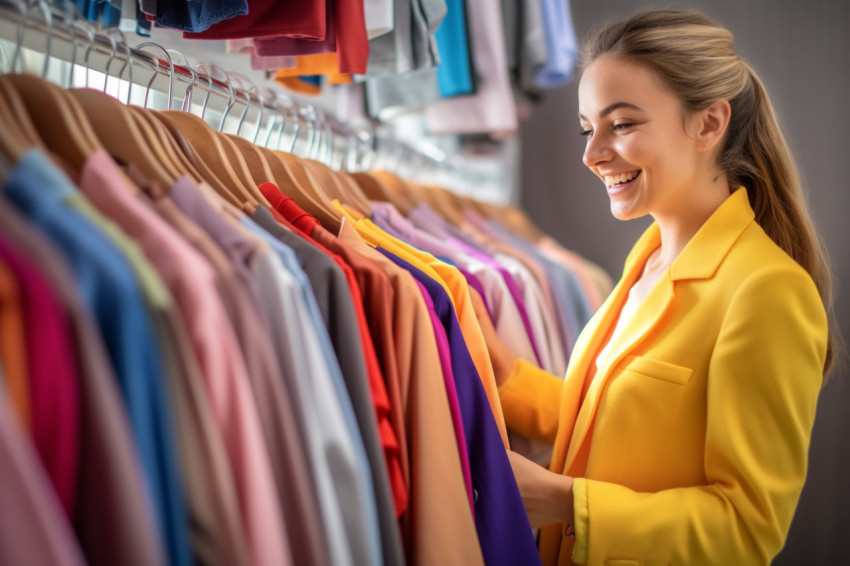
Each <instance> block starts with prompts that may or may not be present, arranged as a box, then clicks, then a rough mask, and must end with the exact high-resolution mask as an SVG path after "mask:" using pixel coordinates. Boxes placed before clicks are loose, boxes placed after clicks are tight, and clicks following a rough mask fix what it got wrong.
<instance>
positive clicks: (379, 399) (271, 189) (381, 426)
mask: <svg viewBox="0 0 850 566" xmlns="http://www.w3.org/2000/svg"><path fill="white" fill-rule="evenodd" d="M259 188H260V191H261V192H262V193H263V196H265V197H266V199H268V201H269V203H271V205H272V206H273V207H274V209H273V210H272V212H273V213H274V214H275V217H276V218H283V219H284V224H285V225H287V226H292V227H293V229H294V230H295V231H296V232H298V233H299V234H301V235H302V236H304V237H305V238H306V239H307V240H309V241H310V242H312V243H313V244H315V245H316V246H317V247H318V248H319V249H321V250H322V251H324V252H325V253H327V254H328V255H329V256H331V258H333V259H334V261H335V262H336V263H337V265H339V266H340V268H341V269H342V271H343V273H345V278H346V280H347V281H348V287H349V289H351V295H352V303H353V304H354V312H355V315H356V316H357V325H358V327H359V329H360V337H361V345H362V349H363V354H364V359H365V360H366V369H367V372H368V375H369V389H370V391H371V394H372V403H373V405H374V407H375V416H376V417H377V421H378V434H379V436H380V438H381V446H382V448H383V451H384V462H385V464H386V468H387V474H388V476H389V480H390V487H391V489H392V492H393V502H394V504H395V510H396V516H398V515H401V513H403V512H404V511H405V509H407V506H408V503H409V496H408V489H407V486H406V484H405V481H404V474H403V472H402V467H401V455H400V447H399V436H398V435H397V433H396V427H394V426H393V422H392V420H391V418H390V401H389V396H388V395H387V387H386V383H385V381H384V376H383V374H382V372H381V366H380V364H379V363H378V356H377V354H376V353H375V345H374V343H373V341H372V335H371V333H370V331H369V326H368V324H367V323H366V313H365V311H364V309H363V297H362V295H361V293H360V284H359V283H358V280H357V278H356V277H355V270H354V269H353V267H352V266H350V265H349V263H348V259H349V258H350V257H351V256H353V255H354V253H356V252H354V251H353V250H349V249H347V246H345V245H344V244H343V243H342V242H339V240H338V239H337V238H336V237H334V236H333V235H332V234H330V232H327V230H325V229H324V228H323V227H322V226H321V224H319V222H318V221H317V220H316V219H315V218H313V217H312V216H310V215H309V214H308V213H306V212H305V211H304V210H302V209H301V208H300V207H299V206H298V205H297V204H295V201H293V200H292V198H290V197H288V196H286V195H284V194H283V193H282V192H281V191H280V189H278V188H277V186H275V185H273V184H271V183H264V184H263V185H260V187H259ZM322 231H324V232H325V233H326V235H323V234H322ZM317 234H318V235H319V239H321V242H320V241H317V239H316V238H314V235H317ZM327 236H330V238H328V237H327ZM326 244H330V245H329V246H327V245H326ZM329 248H330V249H329ZM344 258H345V259H344ZM355 261H356V260H355ZM363 261H368V260H366V259H365V258H364V259H363Z"/></svg>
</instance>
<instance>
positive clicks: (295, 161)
mask: <svg viewBox="0 0 850 566" xmlns="http://www.w3.org/2000/svg"><path fill="white" fill-rule="evenodd" d="M289 110H290V108H289V107H287V108H285V109H284V111H283V114H282V115H283V116H284V117H285V116H286V115H287V114H288V113H289ZM292 117H293V118H294V121H295V131H294V133H293V135H292V141H291V142H290V145H289V148H288V151H281V150H280V149H275V150H271V149H266V148H260V152H261V153H263V155H265V157H266V160H267V162H268V164H269V168H270V169H271V171H272V174H273V175H274V179H275V185H277V187H278V188H279V189H280V190H281V191H282V192H283V193H284V194H286V195H287V196H289V197H291V198H292V199H293V200H294V201H295V202H296V203H297V204H298V206H300V207H301V208H303V209H304V210H306V211H307V212H309V213H310V214H312V215H313V216H314V217H316V219H317V220H318V221H319V222H320V223H321V224H322V226H324V227H325V228H326V229H328V230H330V231H332V232H333V233H337V232H339V226H340V222H341V219H342V215H341V213H340V212H339V211H338V210H337V209H336V208H335V207H334V206H333V205H332V204H331V201H330V199H329V198H328V196H327V194H325V193H324V192H322V191H320V190H319V188H318V186H317V185H316V182H315V180H314V179H313V178H312V176H311V174H310V173H308V172H307V171H306V169H305V168H304V165H303V159H302V158H300V157H298V156H297V155H295V154H294V153H291V152H292V150H293V149H294V148H295V144H296V142H297V141H298V135H299V133H300V132H301V124H300V117H299V114H298V112H297V111H295V112H293V115H292ZM285 126H286V120H285V119H284V120H283V121H282V122H281V127H280V132H281V133H282V132H283V129H284V128H285ZM274 145H275V146H276V147H278V148H279V147H280V134H279V135H278V138H277V142H276V143H275V144H274ZM311 149H312V144H311Z"/></svg>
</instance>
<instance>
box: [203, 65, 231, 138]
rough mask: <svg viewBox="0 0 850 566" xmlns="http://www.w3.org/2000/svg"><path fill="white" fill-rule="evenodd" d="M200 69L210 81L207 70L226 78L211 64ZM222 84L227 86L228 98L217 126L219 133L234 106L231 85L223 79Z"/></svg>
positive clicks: (217, 67)
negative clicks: (216, 72)
mask: <svg viewBox="0 0 850 566" xmlns="http://www.w3.org/2000/svg"><path fill="white" fill-rule="evenodd" d="M200 67H201V69H203V70H204V72H206V73H207V74H208V75H209V76H210V80H212V74H210V72H209V71H207V69H212V70H214V71H215V70H217V71H219V73H221V74H222V75H224V76H225V78H226V77H227V72H226V71H225V70H224V69H222V68H221V67H220V66H218V65H212V64H209V63H205V64H203V65H200ZM223 82H224V84H225V85H227V93H228V98H227V106H225V107H224V112H223V113H222V115H221V122H220V123H219V125H218V131H219V132H221V131H223V130H224V121H225V120H227V115H228V114H230V110H231V109H232V108H233V105H234V104H236V95H235V94H234V92H233V85H232V84H231V83H230V80H229V79H225V80H224V81H223Z"/></svg>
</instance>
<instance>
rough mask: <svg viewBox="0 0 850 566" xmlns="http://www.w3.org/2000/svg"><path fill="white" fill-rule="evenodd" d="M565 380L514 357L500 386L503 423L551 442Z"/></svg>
mask: <svg viewBox="0 0 850 566" xmlns="http://www.w3.org/2000/svg"><path fill="white" fill-rule="evenodd" d="M563 385H564V380H563V379H560V378H559V377H557V376H555V375H552V374H551V373H549V372H547V371H545V370H542V369H540V368H539V367H537V366H535V365H533V364H530V363H529V362H527V361H525V360H523V359H520V358H517V360H516V362H514V366H513V369H512V370H511V373H510V375H509V376H508V379H507V380H505V382H504V383H503V384H502V385H501V386H499V399H500V401H501V403H502V412H503V413H504V415H505V425H506V426H507V427H508V428H509V429H510V430H512V431H515V432H518V433H520V434H521V435H523V436H525V437H528V438H535V439H538V440H543V441H546V442H549V443H550V444H551V443H554V442H555V434H556V433H557V432H558V413H559V410H560V404H561V388H562V387H563Z"/></svg>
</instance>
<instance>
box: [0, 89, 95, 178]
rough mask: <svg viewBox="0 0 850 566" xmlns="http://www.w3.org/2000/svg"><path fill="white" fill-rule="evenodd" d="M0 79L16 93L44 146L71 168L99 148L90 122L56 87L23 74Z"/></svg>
mask: <svg viewBox="0 0 850 566" xmlns="http://www.w3.org/2000/svg"><path fill="white" fill-rule="evenodd" d="M0 83H3V84H5V85H7V86H9V87H11V88H13V89H14V90H15V91H16V92H17V93H18V95H19V96H20V100H22V101H23V103H24V105H25V106H26V110H27V114H28V115H29V117H30V118H31V119H32V123H33V124H34V125H35V127H36V129H37V130H38V134H39V137H40V138H41V139H42V140H43V141H44V144H45V146H47V148H48V149H50V151H52V152H53V153H55V154H56V155H57V156H59V157H60V158H61V159H62V160H63V161H64V162H65V163H66V164H67V165H68V166H69V167H71V169H73V170H74V171H76V172H79V171H80V170H82V168H83V166H84V165H85V162H86V160H88V158H89V157H90V156H91V155H92V154H93V153H95V152H96V151H99V150H101V149H102V147H101V145H100V141H99V140H98V138H97V136H96V135H95V133H94V131H93V130H92V127H91V125H90V124H89V123H88V122H87V121H85V120H81V119H80V116H79V113H78V112H76V111H75V109H74V108H73V107H72V104H71V103H70V102H69V99H70V97H66V95H65V94H64V91H63V90H62V89H61V88H60V87H58V86H55V85H53V84H50V83H48V82H47V81H44V80H42V79H40V78H38V77H35V76H32V75H24V74H7V75H0ZM70 100H73V99H70Z"/></svg>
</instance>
